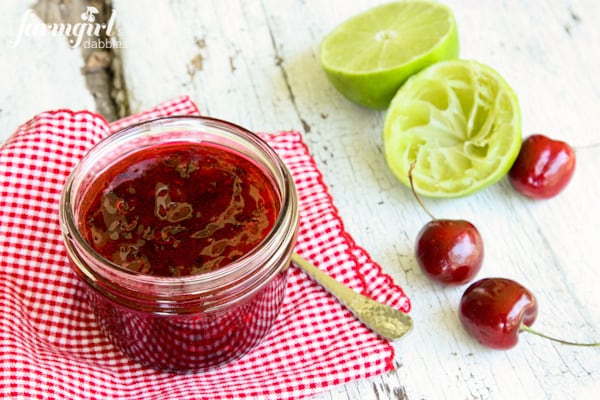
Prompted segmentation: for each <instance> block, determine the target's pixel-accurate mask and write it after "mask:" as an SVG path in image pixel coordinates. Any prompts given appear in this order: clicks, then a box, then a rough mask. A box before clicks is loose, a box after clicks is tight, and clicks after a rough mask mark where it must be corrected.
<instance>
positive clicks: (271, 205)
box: [80, 144, 279, 277]
mask: <svg viewBox="0 0 600 400" xmlns="http://www.w3.org/2000/svg"><path fill="white" fill-rule="evenodd" d="M83 203H84V204H85V205H86V207H87V208H86V209H85V210H84V211H83V220H82V226H81V227H80V229H81V232H82V234H83V236H84V237H85V239H86V240H87V241H88V243H90V244H91V245H92V247H93V248H94V250H96V251H97V252H98V253H100V254H101V255H102V256H104V257H105V258H106V259H108V260H110V261H112V262H114V263H115V264H118V265H120V266H122V267H124V268H127V269H129V270H131V271H134V272H140V273H144V274H149V275H156V276H172V277H177V276H184V275H196V274H201V273H203V272H206V271H210V270H215V269H218V268H220V267H222V266H224V265H227V264H230V263H231V262H232V261H235V260H236V259H238V258H240V257H241V256H243V255H244V254H246V253H247V252H249V251H250V250H252V249H253V248H254V247H255V246H256V245H258V244H259V243H260V242H261V241H262V240H263V239H264V237H265V236H266V234H267V233H268V232H269V231H270V230H271V229H272V227H273V224H274V222H275V219H276V218H277V210H278V209H279V198H278V196H277V193H276V192H275V189H274V188H273V184H272V183H271V181H270V180H269V178H268V177H267V176H266V175H265V174H264V173H263V172H262V171H261V170H260V169H259V167H258V166H256V165H255V164H253V163H252V162H251V161H249V160H248V159H246V158H244V157H242V156H240V155H238V154H235V153H232V152H230V151H227V150H225V149H222V148H219V147H216V146H213V145H206V144H185V145H182V144H179V145H177V146H173V145H172V146H160V145H159V146H156V147H149V148H148V149H144V150H143V151H139V152H137V153H135V154H133V155H131V156H129V157H128V158H127V159H126V160H124V162H121V163H120V164H116V165H114V166H111V168H109V169H108V170H107V171H105V172H103V173H102V174H101V175H100V176H98V177H97V179H96V181H95V182H94V183H93V184H92V185H91V187H90V189H89V191H88V193H87V194H86V197H84V199H83Z"/></svg>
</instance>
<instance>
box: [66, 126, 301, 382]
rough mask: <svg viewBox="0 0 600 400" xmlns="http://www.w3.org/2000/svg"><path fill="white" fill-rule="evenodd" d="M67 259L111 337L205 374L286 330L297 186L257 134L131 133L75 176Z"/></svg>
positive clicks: (204, 129) (201, 130)
mask: <svg viewBox="0 0 600 400" xmlns="http://www.w3.org/2000/svg"><path fill="white" fill-rule="evenodd" d="M60 221H61V227H62V231H63V236H64V240H65V244H66V248H67V254H68V256H69V259H70V261H71V264H72V266H73V269H74V270H75V272H76V273H77V275H78V276H79V277H80V278H81V280H82V281H83V282H84V284H85V286H86V288H87V289H88V293H89V300H90V304H91V307H92V309H93V311H94V313H95V315H96V318H97V320H98V321H99V324H100V327H101V329H102V330H103V331H104V333H105V334H106V335H107V337H108V338H109V339H110V340H111V341H112V342H113V343H114V345H115V346H116V347H117V348H118V349H120V350H121V351H122V352H123V353H124V354H126V355H127V356H128V357H129V358H131V359H132V360H134V361H137V362H139V363H141V364H143V365H145V366H148V367H151V368H155V369H159V370H164V371H178V372H190V371H205V370H208V369H211V368H215V367H218V366H220V365H223V364H225V363H228V362H231V361H232V360H235V359H238V358H240V357H241V356H243V355H244V354H246V353H247V352H249V351H250V350H251V349H252V348H253V347H255V346H256V345H257V344H258V343H260V342H261V340H262V339H263V338H264V337H265V335H266V334H267V333H268V332H269V330H270V328H271V327H272V325H273V324H274V323H275V320H276V319H277V315H278V313H279V309H280V306H281V304H282V301H283V298H284V294H285V287H286V282H287V277H286V272H287V268H288V266H289V263H290V256H291V253H292V251H293V248H294V245H295V240H296V236H297V231H298V202H297V195H296V191H295V187H294V183H293V180H292V177H291V175H290V173H289V171H288V170H287V168H286V167H285V165H284V164H283V162H282V161H281V159H280V158H279V157H278V156H277V154H276V153H275V152H274V151H273V149H272V148H271V147H270V146H269V145H268V144H267V143H265V142H264V141H263V140H261V139H260V138H259V137H258V136H256V135H255V134H253V133H251V132H249V131H248V130H246V129H244V128H241V127H239V126H236V125H234V124H231V123H229V122H225V121H221V120H217V119H212V118H204V117H168V118H162V119H157V120H153V121H150V122H146V123H142V124H139V125H135V126H131V127H129V128H126V129H124V130H122V131H120V132H117V133H115V134H113V135H111V136H109V137H107V138H106V139H104V140H102V141H101V142H99V143H98V144H97V145H96V146H94V147H93V148H92V149H91V150H90V151H89V152H88V154H87V155H86V156H85V157H83V159H82V160H81V162H80V163H79V164H78V165H77V166H76V167H75V169H74V170H73V172H72V173H71V175H70V176H69V178H68V180H67V182H66V185H65V188H64V191H63V195H62V199H61V205H60Z"/></svg>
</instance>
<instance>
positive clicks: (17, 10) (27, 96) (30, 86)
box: [0, 0, 95, 142]
mask: <svg viewBox="0 0 600 400" xmlns="http://www.w3.org/2000/svg"><path fill="white" fill-rule="evenodd" d="M34 3H35V2H34V1H18V0H9V1H5V2H2V12H1V13H0V52H1V54H2V57H1V58H0V142H2V141H4V140H5V139H6V138H7V137H8V136H9V135H11V134H12V133H13V132H14V130H15V129H16V128H17V127H18V126H19V125H20V124H22V123H24V122H26V121H27V120H28V119H29V118H31V117H33V116H34V115H35V114H37V113H40V112H42V111H45V110H49V109H58V108H72V109H76V110H79V109H94V107H95V104H94V99H93V97H92V95H91V94H90V93H89V92H88V90H87V88H86V85H85V80H84V77H83V75H82V74H81V68H82V67H83V66H84V63H83V59H82V57H81V51H80V49H78V48H75V49H72V48H70V47H69V46H68V44H67V41H66V39H65V38H64V37H59V36H51V35H44V36H34V35H31V36H28V35H23V36H22V38H21V39H17V37H18V33H19V31H20V29H21V26H22V24H23V22H24V20H25V21H26V23H28V22H30V21H32V20H33V21H36V22H37V23H39V24H41V23H42V21H41V19H39V17H37V15H35V13H34V12H33V10H32V8H31V7H32V6H33V5H34Z"/></svg>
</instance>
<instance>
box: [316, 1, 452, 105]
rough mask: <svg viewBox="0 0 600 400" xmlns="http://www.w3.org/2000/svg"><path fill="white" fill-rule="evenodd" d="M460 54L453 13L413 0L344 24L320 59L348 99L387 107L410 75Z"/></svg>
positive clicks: (326, 44)
mask: <svg viewBox="0 0 600 400" xmlns="http://www.w3.org/2000/svg"><path fill="white" fill-rule="evenodd" d="M458 52H459V42H458V33H457V30H456V22H455V18H454V14H453V13H452V11H451V10H450V9H449V8H448V7H446V6H444V5H442V4H439V3H435V2H432V1H423V0H412V1H400V2H396V3H388V4H384V5H381V6H378V7H375V8H372V9H370V10H368V11H366V12H363V13H362V14H359V15H356V16H354V17H352V18H350V19H348V20H346V21H345V22H343V23H341V24H340V25H338V26H337V28H335V29H334V30H333V31H332V32H331V33H330V34H328V35H327V36H326V37H325V38H324V39H323V41H322V42H321V46H320V49H319V61H320V63H321V66H322V67H323V70H324V71H325V73H326V75H327V78H328V79H329V81H330V82H331V83H332V84H333V86H334V87H335V88H336V89H337V90H338V91H339V92H340V93H341V94H343V95H344V96H345V97H347V98H348V99H350V100H352V101H354V102H356V103H358V104H361V105H363V106H366V107H370V108H375V109H384V108H386V107H387V106H388V105H389V103H390V101H391V100H392V98H393V97H394V95H395V94H396V91H397V90H398V88H399V87H400V86H401V85H402V83H404V82H405V81H406V79H408V77H410V76H411V75H413V74H414V73H415V72H417V71H419V70H421V69H423V68H425V67H427V66H429V65H431V64H433V63H435V62H438V61H441V60H446V59H452V58H456V57H458Z"/></svg>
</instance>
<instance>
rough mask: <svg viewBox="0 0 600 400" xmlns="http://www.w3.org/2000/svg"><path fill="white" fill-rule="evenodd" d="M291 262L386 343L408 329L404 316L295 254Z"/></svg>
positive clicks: (405, 316) (404, 333) (408, 324)
mask: <svg viewBox="0 0 600 400" xmlns="http://www.w3.org/2000/svg"><path fill="white" fill-rule="evenodd" d="M292 262H293V263H294V264H296V265H297V266H298V267H299V268H300V269H302V270H303V271H304V272H306V273H307V274H308V275H309V276H310V277H311V278H312V279H313V280H314V281H316V282H317V283H319V284H320V285H321V286H323V287H324V288H325V289H327V291H328V292H329V293H331V294H332V295H333V296H335V297H336V298H337V299H338V300H339V301H340V303H342V304H343V305H344V306H345V307H346V308H347V309H348V310H350V311H351V312H352V313H353V314H354V316H355V317H356V318H358V320H359V321H361V322H362V323H363V324H364V325H365V326H367V327H368V328H369V329H371V330H372V331H373V332H375V333H377V334H378V335H379V336H381V337H383V338H385V339H388V340H398V339H400V338H401V337H403V336H404V335H406V334H407V333H408V332H410V330H411V329H412V326H413V320H412V318H411V317H410V316H409V315H408V314H405V313H403V312H402V311H399V310H396V309H395V308H392V307H389V306H386V305H385V304H381V303H379V302H377V301H375V300H372V299H370V298H368V297H366V296H363V295H362V294H360V293H357V292H355V291H354V290H352V289H350V288H349V287H347V286H345V285H343V284H342V283H340V282H338V281H336V280H335V279H333V278H332V277H331V276H329V275H327V274H326V273H325V272H323V271H321V270H320V269H318V268H317V267H315V266H314V265H312V264H311V263H310V262H309V261H308V260H306V259H304V258H302V257H301V256H299V255H298V254H296V253H294V254H292Z"/></svg>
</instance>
